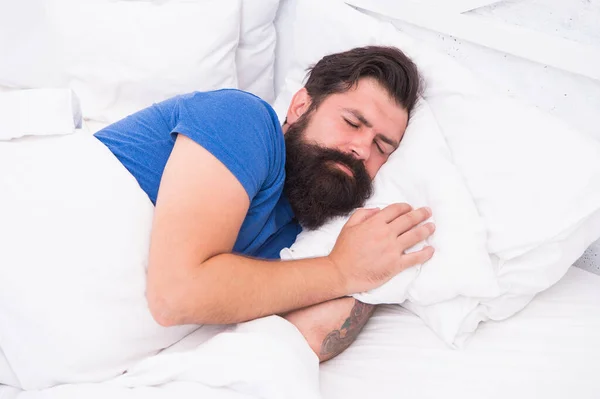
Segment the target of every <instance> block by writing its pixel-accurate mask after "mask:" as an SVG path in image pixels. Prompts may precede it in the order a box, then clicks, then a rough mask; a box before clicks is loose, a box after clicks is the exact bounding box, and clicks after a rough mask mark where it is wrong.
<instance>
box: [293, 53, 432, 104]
mask: <svg viewBox="0 0 600 399" xmlns="http://www.w3.org/2000/svg"><path fill="white" fill-rule="evenodd" d="M367 77H369V78H373V79H375V80H376V81H377V82H378V83H379V84H380V85H381V86H382V87H383V88H384V89H385V90H387V92H388V94H389V95H390V96H391V97H392V98H393V99H394V100H395V101H396V103H398V105H400V106H402V107H403V108H405V109H406V110H407V111H408V113H409V115H410V111H411V110H412V109H413V107H414V106H415V103H416V102H417V98H418V96H419V94H420V90H421V82H420V76H419V71H418V70H417V66H416V65H415V64H414V62H412V61H411V59H410V58H408V57H407V56H406V55H405V54H404V53H403V52H402V51H400V50H399V49H397V48H396V47H383V46H367V47H358V48H354V49H352V50H349V51H345V52H342V53H336V54H330V55H327V56H325V57H323V58H322V59H321V60H320V61H319V62H317V63H316V64H315V65H314V66H313V67H311V68H309V72H308V80H307V81H306V85H305V86H304V87H305V88H306V90H307V92H308V95H309V96H310V97H311V105H310V111H314V110H316V109H317V108H318V106H319V105H320V104H321V102H322V101H323V100H324V99H325V98H326V97H327V96H328V95H330V94H336V93H343V92H346V91H348V90H350V89H351V88H352V87H354V86H355V85H356V84H358V81H359V80H360V79H362V78H367Z"/></svg>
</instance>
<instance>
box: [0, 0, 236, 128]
mask: <svg viewBox="0 0 600 399" xmlns="http://www.w3.org/2000/svg"><path fill="white" fill-rule="evenodd" d="M36 1H37V2H36V3H34V4H33V5H32V7H31V8H32V10H30V12H32V14H33V15H34V17H35V18H34V19H33V22H31V24H35V25H36V26H35V27H32V31H33V32H35V34H31V35H30V36H27V39H28V41H27V42H26V43H20V42H18V41H17V42H16V43H12V46H16V47H18V46H20V45H23V46H26V47H29V48H31V49H32V50H33V51H35V52H38V51H40V55H37V54H36V55H35V57H34V56H32V55H31V54H29V52H23V53H22V54H21V53H18V54H17V57H15V58H11V59H10V63H9V64H8V66H6V67H4V68H2V69H0V72H1V73H3V74H6V75H9V76H1V75H0V82H2V83H4V84H7V85H11V86H13V87H17V88H27V87H56V86H63V87H64V86H66V87H70V88H71V89H73V90H74V91H75V93H76V94H77V96H78V97H79V98H80V99H81V106H82V109H83V114H84V117H85V118H86V119H95V120H98V121H101V122H106V123H111V122H114V121H116V120H118V119H121V118H123V117H125V116H127V115H129V114H131V113H133V112H135V111H138V110H139V109H141V108H144V107H146V106H148V105H151V104H152V103H153V102H157V101H161V100H164V99H166V98H169V97H172V96H174V95H177V94H181V93H186V92H191V91H195V90H199V91H203V90H212V89H218V88H224V87H237V73H236V65H235V56H236V49H237V46H238V41H239V33H240V15H241V3H240V0H228V1H220V0H203V1H198V2H196V1H194V2H190V1H175V0H172V1H166V2H158V1H123V0H117V1H110V0H88V1H85V2H81V1H79V0H45V1H41V0H36ZM19 9H20V8H17V9H16V10H19ZM10 13H11V14H12V13H13V11H10ZM9 15H10V14H9ZM25 16H26V13H21V14H18V13H16V12H15V17H16V18H17V22H18V23H19V24H20V31H28V30H29V22H28V19H27V18H25ZM38 25H39V26H42V27H43V29H41V28H39V26H38ZM17 37H18V36H17ZM45 48H50V49H52V51H48V50H44V51H43V52H41V49H45ZM32 58H33V59H32ZM29 62H35V63H36V65H37V69H44V68H42V67H40V66H41V65H43V66H45V65H46V64H48V65H49V67H48V68H49V72H48V73H47V74H46V75H48V76H44V75H43V74H41V73H39V74H32V73H20V72H19V71H18V70H19V68H20V65H21V64H26V63H29ZM26 70H27V68H26ZM38 75H40V76H38ZM57 75H58V77H57ZM44 78H47V81H45V80H44ZM32 84H35V86H30V85H32Z"/></svg>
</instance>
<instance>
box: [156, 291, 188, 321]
mask: <svg viewBox="0 0 600 399" xmlns="http://www.w3.org/2000/svg"><path fill="white" fill-rule="evenodd" d="M179 297H180V294H178V293H176V292H174V290H170V289H168V288H167V287H163V286H160V285H158V286H157V285H152V284H148V286H147V289H146V300H147V302H148V309H149V310H150V314H151V315H152V318H153V319H154V321H155V322H156V323H158V324H159V325H161V326H162V327H173V326H177V325H181V324H186V323H185V322H184V318H185V312H184V311H183V310H184V309H183V306H182V303H181V300H180V299H179Z"/></svg>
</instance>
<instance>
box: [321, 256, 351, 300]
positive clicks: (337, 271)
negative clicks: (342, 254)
mask: <svg viewBox="0 0 600 399" xmlns="http://www.w3.org/2000/svg"><path fill="white" fill-rule="evenodd" d="M324 259H325V261H326V263H327V264H328V268H329V270H330V273H331V275H332V279H333V281H335V283H334V287H335V288H334V293H335V297H336V298H337V297H343V296H347V295H349V294H351V291H350V289H349V284H348V279H347V278H346V276H345V274H344V273H343V271H342V268H341V265H340V264H339V263H338V261H337V260H336V259H334V257H332V256H331V255H327V256H325V257H324Z"/></svg>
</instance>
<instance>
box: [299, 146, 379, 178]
mask: <svg viewBox="0 0 600 399" xmlns="http://www.w3.org/2000/svg"><path fill="white" fill-rule="evenodd" d="M304 145H305V146H306V149H307V150H308V151H310V152H311V153H312V154H313V156H314V157H315V158H316V159H317V160H318V161H319V162H322V163H324V164H327V163H331V162H333V163H340V164H342V165H344V166H346V167H347V168H348V169H350V170H351V171H352V172H353V175H354V176H358V175H359V174H367V169H366V167H365V164H364V163H363V162H362V161H361V160H359V159H357V158H356V157H354V156H353V155H351V154H349V153H346V152H342V151H339V150H336V149H333V148H327V147H323V146H320V145H317V144H314V143H305V144H304Z"/></svg>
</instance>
